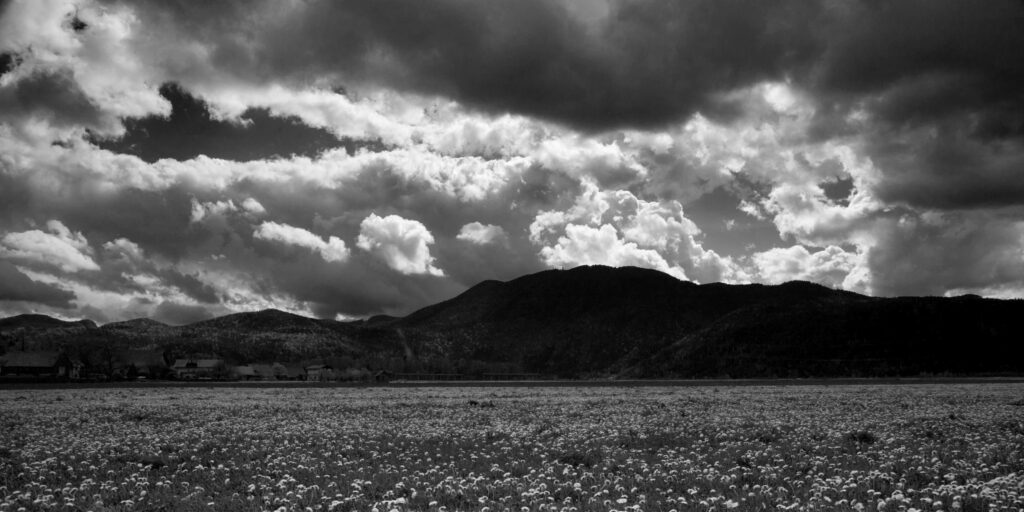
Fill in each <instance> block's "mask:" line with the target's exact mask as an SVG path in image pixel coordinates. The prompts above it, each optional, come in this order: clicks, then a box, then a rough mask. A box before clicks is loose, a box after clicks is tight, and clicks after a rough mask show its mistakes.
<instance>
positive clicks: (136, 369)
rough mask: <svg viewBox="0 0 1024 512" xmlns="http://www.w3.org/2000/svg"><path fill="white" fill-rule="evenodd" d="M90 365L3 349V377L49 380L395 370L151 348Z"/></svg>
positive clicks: (262, 377) (364, 374) (355, 374)
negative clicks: (232, 361)
mask: <svg viewBox="0 0 1024 512" xmlns="http://www.w3.org/2000/svg"><path fill="white" fill-rule="evenodd" d="M102 359H103V360H102V361H100V362H98V363H94V364H92V365H89V366H87V365H85V364H84V363H83V362H82V361H80V360H78V359H76V358H72V357H69V356H68V355H67V354H66V353H64V352H58V351H23V352H8V353H6V354H0V378H16V379H40V380H43V379H47V380H83V379H88V380H107V379H125V380H139V379H147V380H148V379H174V380H242V381H278V380H281V381H314V382H330V381H340V380H344V381H374V382H386V381H389V380H391V378H392V376H393V375H392V374H391V373H390V372H387V371H384V370H378V371H371V370H368V369H365V368H346V369H335V368H332V367H331V366H330V365H326V364H308V365H302V364H293V363H277V362H275V363H270V364H243V365H229V364H227V362H226V361H225V360H224V359H220V358H180V359H175V360H174V361H173V363H171V364H168V361H167V360H166V359H165V357H164V354H162V353H160V352H159V351H152V350H124V351H120V352H117V353H116V354H111V355H110V356H109V357H106V358H102Z"/></svg>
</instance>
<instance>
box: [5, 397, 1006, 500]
mask: <svg viewBox="0 0 1024 512" xmlns="http://www.w3.org/2000/svg"><path fill="white" fill-rule="evenodd" d="M1022 508H1024V384H947V385H902V386H889V385H864V386H856V385H843V386H790V387H770V386H749V387H724V386H720V387H671V388H670V387H665V388H658V387H642V388H640V387H581V388H544V387H536V388H531V387H509V388H502V387H488V388H470V387H458V388H444V387H437V388H431V387H424V388H386V387H383V388H298V387H297V388H291V389H288V388H269V389H267V388H245V389H239V388H218V389H212V388H125V389H116V388H115V389H73V388H72V389H35V390H33V389H7V390H0V511H4V512H6V511H12V512H13V511H17V510H51V509H53V510H94V511H101V510H282V511H290V510H297V511H303V510H334V511H347V510H363V511H371V510H377V511H379V512H388V511H391V510H399V511H405V510H430V511H442V510H447V511H449V512H454V511H456V510H489V511H492V512H493V511H502V510H510V511H526V510H565V511H571V510H647V511H659V510H663V511H668V510H679V511H682V510H712V509H713V510H729V509H733V510H779V509H785V510H885V511H901V510H904V511H910V510H913V509H917V510H920V511H935V510H944V511H964V510H978V511H987V510H1020V509H1022Z"/></svg>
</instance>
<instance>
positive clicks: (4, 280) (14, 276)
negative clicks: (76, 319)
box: [0, 261, 75, 308]
mask: <svg viewBox="0 0 1024 512" xmlns="http://www.w3.org/2000/svg"><path fill="white" fill-rule="evenodd" d="M74 299H75V294H74V293H72V292H69V291H67V290H62V289H60V288H57V287H56V286H52V285H49V284H46V283H40V282H38V281H33V280H32V279H31V278H30V277H28V276H27V275H25V274H24V273H22V272H21V271H20V270H18V268H17V267H15V266H14V265H12V264H10V263H8V262H6V261H0V301H24V302H32V303H36V304H43V305H46V306H53V307H56V308H69V307H71V301H72V300H74Z"/></svg>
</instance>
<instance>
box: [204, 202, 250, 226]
mask: <svg viewBox="0 0 1024 512" xmlns="http://www.w3.org/2000/svg"><path fill="white" fill-rule="evenodd" d="M257 204H258V203H257ZM236 211H238V206H236V205H235V202H234V201H232V200H230V199H228V200H227V201H212V202H206V203H201V202H199V201H197V200H196V199H195V198H193V199H192V215H191V217H190V220H191V221H192V222H193V223H196V222H202V221H203V219H205V218H206V217H209V216H211V215H218V216H219V215H224V214H226V213H228V212H236Z"/></svg>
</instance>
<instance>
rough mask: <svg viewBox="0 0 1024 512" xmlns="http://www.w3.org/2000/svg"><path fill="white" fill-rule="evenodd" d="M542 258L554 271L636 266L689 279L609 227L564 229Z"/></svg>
mask: <svg viewBox="0 0 1024 512" xmlns="http://www.w3.org/2000/svg"><path fill="white" fill-rule="evenodd" d="M540 257H541V259H542V260H543V261H544V263H545V264H547V265H548V266H549V267H555V268H572V267H576V266H579V265H608V266H613V267H622V266H634V267H644V268H653V269H655V270H660V271H662V272H665V273H667V274H671V275H673V276H675V277H677V278H679V279H686V278H687V277H686V272H685V271H684V270H683V269H682V268H680V267H679V266H676V265H669V263H668V262H667V261H665V258H664V257H662V256H661V254H659V253H658V251H656V250H654V249H641V248H640V247H638V246H637V244H636V243H635V242H627V241H625V240H623V239H621V238H619V234H618V232H617V231H616V230H615V228H614V227H613V226H611V225H609V224H605V225H603V226H601V227H600V228H594V227H590V226H585V225H579V224H568V225H566V226H565V235H564V236H561V237H559V238H558V241H557V242H556V243H555V245H554V246H552V247H544V248H543V249H541V251H540Z"/></svg>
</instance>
